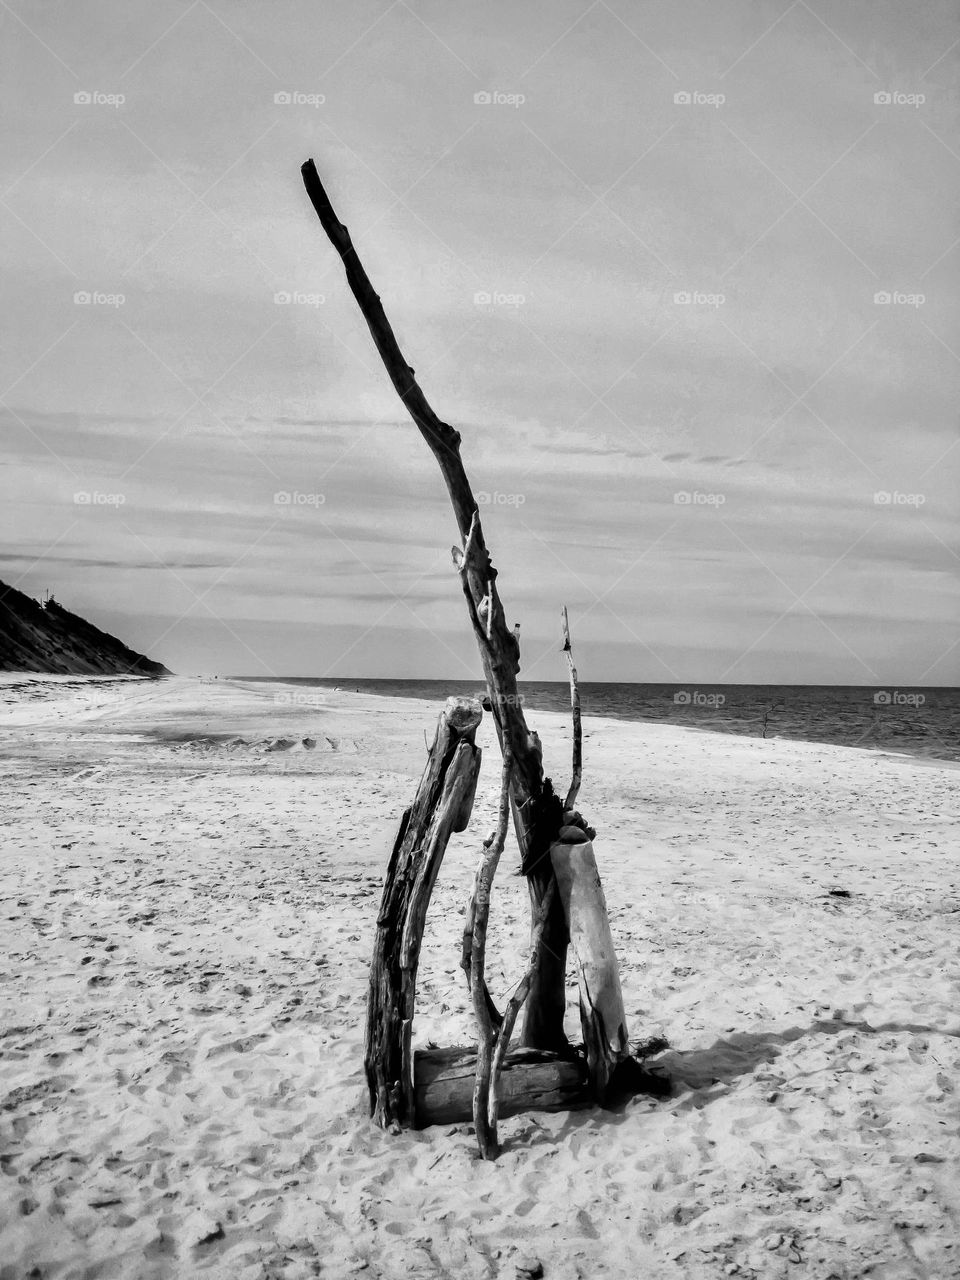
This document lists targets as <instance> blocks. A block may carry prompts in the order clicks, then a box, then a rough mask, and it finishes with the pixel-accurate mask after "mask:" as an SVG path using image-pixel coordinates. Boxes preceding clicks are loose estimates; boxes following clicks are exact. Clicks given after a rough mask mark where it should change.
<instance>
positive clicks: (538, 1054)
mask: <svg viewBox="0 0 960 1280" xmlns="http://www.w3.org/2000/svg"><path fill="white" fill-rule="evenodd" d="M476 1074H477V1050H476V1046H475V1045H474V1046H470V1047H466V1048H456V1049H420V1050H418V1051H417V1052H416V1053H415V1054H414V1066H413V1085H414V1095H415V1099H416V1120H415V1123H416V1127H417V1128H418V1129H426V1128H427V1127H428V1126H429V1125H432V1124H460V1123H461V1122H463V1121H472V1120H473V1086H474V1082H475V1079H476ZM497 1095H498V1098H499V1102H500V1106H499V1113H500V1115H501V1116H516V1115H520V1114H521V1112H524V1111H578V1110H581V1109H583V1108H584V1107H590V1106H592V1105H593V1100H592V1098H591V1096H590V1086H589V1081H588V1079H587V1064H586V1061H585V1060H584V1059H583V1058H581V1057H561V1056H560V1055H559V1054H556V1053H550V1052H548V1051H547V1050H542V1049H520V1048H518V1049H514V1050H512V1051H511V1052H510V1053H508V1054H507V1055H506V1057H505V1058H504V1060H503V1069H502V1071H501V1074H500V1082H499V1087H498V1089H497Z"/></svg>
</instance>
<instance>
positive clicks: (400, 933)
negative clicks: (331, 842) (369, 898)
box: [364, 698, 483, 1128]
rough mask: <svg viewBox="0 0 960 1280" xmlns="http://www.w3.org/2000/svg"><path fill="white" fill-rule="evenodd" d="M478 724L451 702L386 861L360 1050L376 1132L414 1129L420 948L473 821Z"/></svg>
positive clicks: (471, 707)
mask: <svg viewBox="0 0 960 1280" xmlns="http://www.w3.org/2000/svg"><path fill="white" fill-rule="evenodd" d="M482 717H483V709H482V707H481V706H480V703H479V702H477V701H476V700H475V699H473V698H450V699H448V701H447V705H446V707H445V709H444V710H443V712H442V713H441V715H440V719H439V722H438V724H437V732H436V735H435V737H434V740H433V746H432V747H431V748H430V754H429V756H428V758H427V764H426V768H425V769H424V771H423V777H422V778H421V779H420V786H419V787H418V789H417V795H416V798H415V800H414V802H413V804H412V805H411V806H410V808H409V809H406V810H404V813H403V817H402V818H401V819H400V828H399V830H398V832H397V838H396V841H395V842H394V846H393V852H392V853H391V855H390V863H389V866H388V868H387V876H386V880H385V882H384V886H383V896H382V898H381V902H380V913H379V915H378V917H377V932H376V939H375V942H374V950H373V961H372V963H371V966H370V984H369V988H368V995H367V1029H366V1042H365V1045H364V1067H365V1068H366V1073H367V1085H368V1088H369V1091H370V1114H371V1115H372V1116H373V1118H374V1120H375V1121H376V1122H377V1124H379V1125H380V1126H381V1128H388V1127H394V1126H397V1125H412V1124H413V1122H414V1110H415V1108H414V1083H413V1054H412V1050H411V1032H412V1028H413V1013H414V1004H415V1000H416V986H417V966H418V964H419V960H420V942H421V939H422V937H423V927H424V924H425V922H426V916H427V906H428V905H429V902H430V895H431V893H432V892H433V886H434V884H435V883H436V879H437V872H438V871H439V870H440V863H441V862H442V860H443V855H444V852H445V851H446V847H447V841H448V840H449V838H450V835H451V833H452V832H453V831H462V830H464V828H465V827H466V825H467V822H468V821H469V818H470V806H471V805H472V800H473V796H474V794H475V792H476V786H477V773H478V771H479V768H480V748H479V747H477V746H476V745H475V741H474V739H475V736H476V731H477V726H478V725H479V724H480V721H481V719H482Z"/></svg>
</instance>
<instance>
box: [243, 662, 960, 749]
mask: <svg viewBox="0 0 960 1280" xmlns="http://www.w3.org/2000/svg"><path fill="white" fill-rule="evenodd" d="M244 678H245V679H256V680H258V681H264V682H270V681H269V678H264V677H244ZM284 683H291V684H299V685H307V686H312V687H315V688H325V689H341V690H356V691H357V692H361V693H376V694H382V695H384V696H386V697H391V698H426V699H427V700H428V701H431V702H435V703H437V704H438V706H439V705H440V704H441V703H442V702H443V701H444V700H445V699H446V698H448V697H450V696H451V695H452V694H476V695H478V696H482V695H483V694H484V693H485V692H486V687H485V685H484V684H483V682H482V681H469V680H386V679H359V678H358V679H350V678H347V677H339V678H335V679H314V678H312V677H299V678H297V677H291V678H289V679H286V678H285V679H284ZM519 689H520V694H521V696H522V698H523V702H524V707H525V708H526V709H527V710H528V711H569V707H570V687H569V685H568V683H567V682H566V681H561V680H557V681H523V680H521V681H520V683H519ZM580 701H581V706H582V708H583V712H584V714H585V715H597V716H610V717H612V718H614V719H617V720H660V721H667V722H668V723H669V724H679V725H686V726H688V727H690V728H695V729H704V730H707V731H709V732H712V733H735V734H741V735H745V736H749V737H755V738H764V737H766V738H794V739H799V740H801V741H804V742H829V743H837V744H839V745H842V746H848V747H860V748H863V749H867V750H874V751H893V752H902V753H905V754H908V755H915V756H925V757H928V758H930V759H936V760H960V688H945V689H941V688H902V689H901V688H895V687H893V686H889V687H885V688H878V687H874V686H871V687H864V686H859V685H851V686H847V685H763V684H720V685H711V684H704V685H699V686H696V685H676V684H619V683H583V684H581V685H580Z"/></svg>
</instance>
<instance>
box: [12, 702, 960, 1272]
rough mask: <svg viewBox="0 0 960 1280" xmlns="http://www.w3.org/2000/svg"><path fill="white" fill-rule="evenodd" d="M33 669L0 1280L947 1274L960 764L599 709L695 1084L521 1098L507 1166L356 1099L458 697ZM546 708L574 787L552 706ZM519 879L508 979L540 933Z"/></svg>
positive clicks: (638, 1017)
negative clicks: (578, 1099) (391, 863)
mask: <svg viewBox="0 0 960 1280" xmlns="http://www.w3.org/2000/svg"><path fill="white" fill-rule="evenodd" d="M14 684H15V682H12V681H10V680H9V679H8V681H7V682H6V684H5V685H4V687H3V689H0V731H2V737H0V753H2V758H0V768H2V771H3V787H2V791H0V826H2V831H3V837H2V838H3V855H2V859H0V878H2V879H0V887H2V896H3V902H4V916H5V917H6V919H5V921H4V928H3V934H4V941H5V946H4V960H3V992H2V999H3V1019H2V1038H0V1053H2V1056H0V1108H2V1110H0V1126H2V1130H0V1132H2V1162H0V1167H2V1174H3V1177H2V1181H0V1186H2V1188H3V1193H4V1194H3V1198H2V1201H0V1214H2V1218H0V1280H21V1278H22V1277H27V1276H37V1277H47V1276H49V1277H54V1276H55V1277H58V1278H61V1277H62V1278H66V1277H76V1278H77V1280H79V1278H80V1277H84V1278H85V1280H93V1278H99V1277H131V1278H132V1277H137V1280H140V1278H141V1277H150V1278H153V1277H181V1276H182V1277H192V1276H195V1275H196V1276H200V1275H210V1276H221V1277H224V1278H226V1277H230V1278H231V1280H232V1278H233V1277H242V1278H243V1280H247V1278H249V1280H255V1278H256V1280H267V1278H269V1280H281V1278H282V1280H299V1277H309V1276H319V1275H322V1276H352V1275H368V1276H382V1277H390V1278H392V1277H397V1278H399V1277H408V1276H424V1277H434V1276H447V1275H451V1276H453V1275H455V1276H458V1277H460V1276H464V1277H477V1278H480V1277H490V1276H501V1275H502V1276H507V1277H512V1276H515V1275H518V1276H536V1275H539V1274H541V1268H542V1274H543V1275H544V1276H545V1277H547V1278H548V1280H553V1278H554V1277H557V1278H559V1277H564V1278H567V1277H577V1276H582V1277H593V1276H601V1275H610V1276H644V1277H652V1278H654V1280H659V1277H674V1276H676V1277H714V1276H723V1275H737V1276H742V1277H751V1276H756V1277H764V1278H766V1277H781V1276H808V1277H814V1278H816V1280H827V1277H831V1276H835V1277H842V1278H843V1280H848V1278H849V1280H852V1278H853V1277H859V1276H871V1277H881V1278H884V1280H886V1278H892V1277H897V1278H899V1277H913V1276H918V1277H919V1276H930V1277H937V1278H938V1280H939V1278H940V1277H951V1276H960V1179H958V1160H960V1133H958V1106H957V1101H958V1096H957V1088H958V1081H960V1012H958V984H960V960H958V958H957V926H958V921H960V875H958V871H957V853H958V843H960V842H958V839H957V830H958V825H957V824H958V800H957V781H958V775H957V772H956V771H955V770H952V769H950V768H949V767H947V766H939V765H925V766H923V767H921V766H920V765H919V764H917V763H914V762H911V761H909V760H904V759H902V758H894V757H889V756H883V755H880V754H878V753H873V752H866V751H854V750H849V749H845V748H840V747H820V746H817V745H815V744H808V743H796V742H784V741H767V742H760V741H757V740H753V739H745V738H723V737H719V736H715V735H705V734H697V733H694V732H691V731H687V730H682V729H677V728H674V727H672V726H668V725H659V724H658V725H640V724H627V723H622V722H616V723H614V722H609V721H601V720H588V721H587V722H586V732H587V733H588V734H589V737H588V738H587V740H586V742H585V755H586V777H585V783H584V788H583V792H582V808H583V810H584V812H585V813H587V814H589V816H590V817H591V820H592V821H593V822H594V824H595V825H596V827H597V828H598V837H597V841H596V848H597V854H598V858H599V860H600V864H601V871H602V874H603V877H604V883H605V887H606V892H607V897H608V901H609V903H610V907H611V917H612V924H613V930H614V936H615V938H616V941H617V944H618V949H619V954H620V957H621V964H622V976H623V987H624V997H625V1000H626V1005H627V1012H628V1016H629V1018H630V1023H631V1026H630V1030H631V1033H632V1034H633V1035H635V1036H641V1035H652V1034H655V1033H661V1034H663V1035H665V1036H666V1037H667V1038H668V1040H669V1042H670V1045H671V1048H670V1049H668V1050H667V1051H666V1052H665V1053H664V1054H662V1055H661V1056H660V1057H659V1058H658V1059H657V1060H656V1063H657V1066H658V1069H659V1070H661V1071H663V1072H665V1073H667V1074H669V1075H670V1076H671V1078H672V1079H673V1080H674V1082H675V1087H674V1091H673V1094H672V1096H671V1097H670V1098H668V1099H665V1100H652V1099H648V1098H638V1099H636V1100H634V1101H633V1102H632V1103H630V1104H629V1105H628V1107H627V1108H626V1110H625V1111H623V1112H622V1113H620V1114H611V1113H604V1112H583V1113H577V1114H572V1115H547V1114H528V1115H525V1116H518V1117H516V1118H513V1119H509V1120H507V1121H505V1122H504V1123H503V1125H502V1137H503V1139H504V1141H505V1144H506V1150H505V1152H504V1154H503V1156H502V1157H501V1159H500V1160H499V1161H498V1162H497V1163H496V1164H495V1165H490V1164H483V1163H480V1162H479V1161H478V1160H477V1159H476V1155H475V1142H474V1138H473V1136H472V1134H471V1133H470V1131H469V1128H468V1126H466V1125H459V1126H451V1127H448V1128H438V1129H431V1130H426V1131H424V1132H421V1133H405V1134H403V1135H402V1136H400V1137H390V1136H388V1135H385V1134H383V1133H381V1132H379V1131H378V1130H376V1129H373V1128H372V1127H371V1126H370V1125H369V1123H368V1122H367V1121H366V1119H365V1115H364V1113H363V1111H362V1109H361V1108H359V1107H358V1099H359V1097H360V1094H361V1086H362V1069H361V1040H362V1020H363V1014H364V994H365V981H366V968H367V962H368V958H369V952H370V946H371V937H372V927H373V922H374V920H375V917H376V911H377V906H378V900H379V886H380V880H381V875H382V871H383V868H384V864H385V859H386V855H387V852H388V850H389V845H390V841H391V839H392V836H393V832H394V828H395V824H396V821H397V818H398V816H399V813H400V811H401V810H402V808H403V806H404V805H405V804H406V803H407V802H408V801H409V799H410V798H411V796H412V794H413V789H414V787H415V784H416V779H417V778H418V777H419V773H420V770H421V768H422V765H423V761H424V757H425V747H424V736H423V730H424V729H426V730H427V732H428V733H431V732H432V726H433V723H434V720H435V716H436V711H437V708H434V707H431V706H428V705H427V704H423V703H417V702H403V703H400V702H393V701H390V700H388V699H381V698H375V697H370V696H362V697H360V696H356V695H351V694H340V693H330V692H327V691H319V690H310V691H308V692H307V691H304V690H302V689H300V690H294V689H293V688H292V687H285V688H284V689H280V688H277V687H275V686H264V685H256V684H243V683H241V682H226V681H217V682H213V681H191V680H185V679H173V680H170V681H164V682H162V683H161V684H160V685H157V684H156V683H153V682H146V681H144V682H139V681H129V682H109V681H107V682H97V681H93V682H81V684H80V685H79V686H77V685H76V683H73V684H71V683H67V684H64V685H58V684H57V682H56V681H52V682H50V683H49V684H48V685H47V686H45V687H44V689H43V690H42V691H41V693H40V694H38V693H37V691H36V689H34V690H33V696H27V693H26V692H24V690H20V692H19V693H18V692H16V689H15V688H14V687H13V685H14ZM284 698H286V700H284ZM535 722H536V727H537V729H538V730H539V731H540V733H541V735H542V737H543V740H544V743H545V751H546V756H547V760H548V762H549V764H550V765H551V766H552V767H553V768H554V769H555V771H556V773H557V775H558V776H559V778H561V779H565V777H566V769H567V754H568V746H569V727H568V726H567V724H566V723H565V722H564V720H563V718H562V717H559V716H552V715H548V714H538V715H537V716H536V717H535ZM491 739H492V734H491V726H490V723H489V717H486V718H485V724H484V726H483V728H482V732H481V742H482V743H483V745H484V746H485V748H486V750H487V757H486V760H485V767H484V770H483V775H482V779H481V788H480V794H479V796H478V802H477V807H476V810H475V816H474V821H473V824H472V826H471V830H470V831H469V832H467V833H465V834H464V835H463V836H458V837H455V838H454V842H453V843H452V844H451V847H450V850H449V852H448V855H447V861H446V862H445V864H444V868H443V871H442V873H441V877H440V881H439V883H438V887H437V891H436V895H435V898H434V902H433V906H432V908H431V914H430V919H429V923H428V934H427V940H426V946H425V949H424V957H423V964H422V970H421V982H420V1013H419V1024H418V1028H417V1035H418V1038H419V1041H420V1042H421V1043H427V1042H429V1041H433V1042H434V1043H438V1044H456V1043H467V1042H469V1041H470V1040H471V1039H472V1024H471V1019H470V1017H469V1015H468V1012H467V1002H466V999H465V992H464V989H463V985H462V980H461V975H460V974H459V970H458V968H457V961H458V956H459V932H460V929H461V922H462V910H463V905H464V902H465V899H466V896H467V889H468V884H469V881H470V878H471V876H472V873H473V869H474V863H475V860H476V856H477V851H478V848H479V844H480V841H481V839H482V837H483V836H484V835H485V834H486V833H487V831H488V830H489V829H490V827H491V826H492V824H493V815H494V808H495V802H496V795H495V789H496V786H497V781H498V769H497V768H496V767H495V764H494V756H495V748H494V746H493V743H492V740H491ZM305 740H312V741H313V743H314V744H315V745H314V746H312V747H310V746H307V745H306V743H305ZM283 743H289V745H288V746H282V745H281V744H283ZM514 866H515V856H513V857H511V856H510V853H509V850H508V855H507V856H505V859H504V864H503V870H502V872H501V875H500V877H499V880H498V883H497V887H496V890H495V896H494V903H493V921H492V928H491V937H490V946H489V953H490V957H491V966H490V968H491V973H490V975H489V976H490V981H491V986H492V988H493V989H494V993H495V995H497V996H498V997H502V996H503V994H504V993H505V992H506V991H507V990H508V988H509V986H510V985H511V983H512V982H514V981H516V979H517V978H518V977H519V975H520V971H521V967H522V958H521V957H522V947H523V945H524V940H525V936H526V929H527V906H526V890H525V886H524V884H523V882H522V881H521V880H520V879H519V878H518V877H516V876H514V875H512V874H511V872H512V870H513V869H514ZM570 1031H571V1034H576V1033H577V1015H576V1006H575V997H574V995H573V993H571V1003H570Z"/></svg>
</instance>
